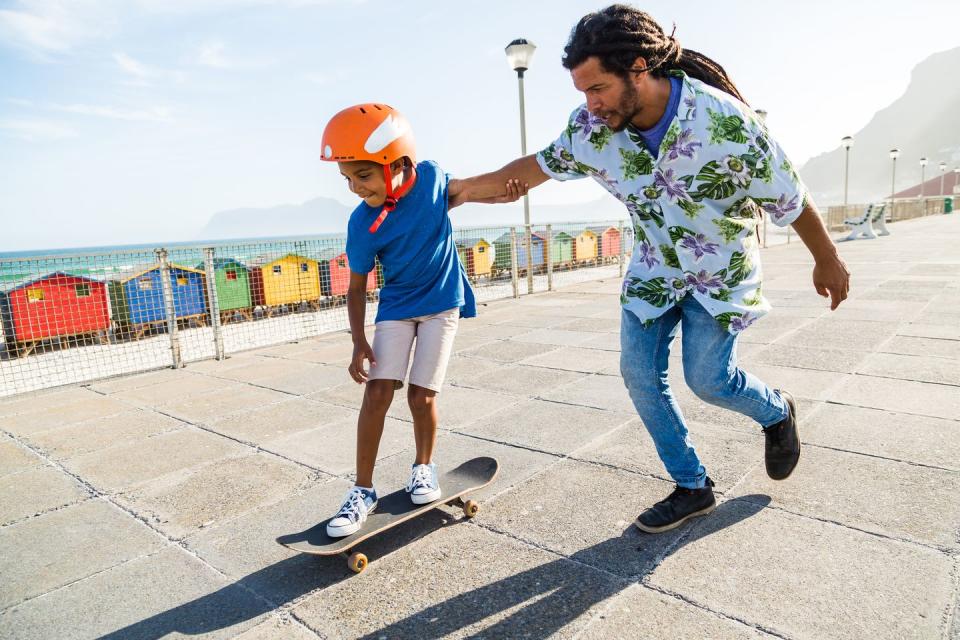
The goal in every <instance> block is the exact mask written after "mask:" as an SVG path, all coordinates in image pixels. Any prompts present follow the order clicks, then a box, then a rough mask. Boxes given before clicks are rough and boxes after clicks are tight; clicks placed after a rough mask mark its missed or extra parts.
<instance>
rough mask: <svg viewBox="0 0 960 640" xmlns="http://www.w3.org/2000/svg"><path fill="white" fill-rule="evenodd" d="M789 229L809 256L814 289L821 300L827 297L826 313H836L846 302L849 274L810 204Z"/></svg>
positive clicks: (817, 214) (821, 221) (818, 215)
mask: <svg viewBox="0 0 960 640" xmlns="http://www.w3.org/2000/svg"><path fill="white" fill-rule="evenodd" d="M791 226H792V227H793V229H794V230H795V231H796V232H797V235H798V236H800V239H801V240H803V244H805V245H807V249H808V250H809V251H810V253H811V254H812V255H813V260H814V262H815V264H814V267H813V286H814V288H816V290H817V293H819V294H820V295H821V296H823V297H824V298H826V297H827V296H828V295H829V296H830V310H831V311H832V310H834V309H836V308H837V307H839V306H840V303H841V302H843V301H844V300H846V299H847V295H848V294H849V292H850V272H849V271H848V270H847V265H846V263H844V261H843V258H841V257H840V254H839V253H838V252H837V245H835V244H834V243H833V240H832V239H831V238H830V234H829V233H827V228H826V227H825V226H824V225H823V220H822V219H821V218H820V214H819V213H818V212H817V210H816V209H815V208H814V207H813V205H812V203H810V204H808V205H807V206H806V207H804V209H803V212H802V213H801V214H800V216H799V217H798V218H797V219H796V220H794V221H793V223H792V224H791Z"/></svg>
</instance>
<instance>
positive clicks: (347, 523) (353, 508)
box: [327, 487, 377, 538]
mask: <svg viewBox="0 0 960 640" xmlns="http://www.w3.org/2000/svg"><path fill="white" fill-rule="evenodd" d="M376 508H377V492H376V490H375V489H362V488H360V487H354V488H352V489H350V491H349V493H347V497H346V498H344V499H343V504H342V505H340V510H339V511H337V515H335V516H333V519H332V520H331V521H330V522H328V523H327V535H328V536H330V537H331V538H342V537H344V536H349V535H350V534H352V533H356V532H357V531H359V530H360V527H362V526H363V523H364V522H365V521H366V519H367V516H368V515H370V514H371V513H373V511H374V509H376Z"/></svg>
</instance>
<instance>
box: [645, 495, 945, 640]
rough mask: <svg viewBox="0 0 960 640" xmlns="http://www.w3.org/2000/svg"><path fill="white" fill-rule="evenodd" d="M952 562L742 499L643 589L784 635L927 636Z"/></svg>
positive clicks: (939, 617)
mask: <svg viewBox="0 0 960 640" xmlns="http://www.w3.org/2000/svg"><path fill="white" fill-rule="evenodd" d="M952 564H953V563H952V561H951V559H950V558H949V557H948V556H947V555H945V554H943V553H941V552H939V551H935V550H932V549H928V548H924V547H921V546H918V545H915V544H911V543H903V542H897V541H895V540H889V539H883V538H878V537H876V536H873V535H870V534H866V533H861V532H859V531H853V530H851V529H847V528H844V527H840V526H837V525H834V524H830V523H826V522H819V521H817V520H811V519H809V518H803V517H800V516H795V515H791V514H788V513H784V512H781V511H776V510H773V509H769V508H765V509H760V510H759V511H758V505H757V504H754V503H751V502H749V501H745V500H733V501H728V502H726V503H724V504H721V505H720V506H719V507H718V509H717V510H716V511H715V512H714V513H713V514H711V515H710V516H708V517H706V518H702V519H701V520H700V522H699V523H697V524H696V525H695V528H694V530H693V531H692V532H691V535H689V536H687V537H686V538H684V540H683V541H682V544H681V545H680V546H679V547H677V548H675V549H673V550H672V551H671V552H670V553H669V554H668V555H667V556H666V557H665V558H664V559H663V561H662V563H661V564H660V565H659V566H658V567H657V568H656V569H655V570H654V571H653V573H652V574H651V575H650V577H649V583H650V584H651V585H653V586H654V587H656V588H659V589H665V590H667V591H669V592H671V593H676V594H678V595H679V596H680V597H682V598H684V599H686V600H689V601H690V602H693V603H695V604H697V605H699V606H703V607H707V608H709V609H711V610H713V611H717V612H718V613H721V614H723V615H726V616H730V617H733V618H736V619H739V620H743V621H745V622H747V623H748V624H753V625H759V626H762V627H763V628H766V629H770V630H772V631H774V632H776V633H777V634H780V635H782V636H785V637H790V638H810V639H818V640H819V639H821V638H838V639H850V640H859V639H861V638H936V637H942V635H943V628H942V627H943V625H944V614H945V612H946V610H947V607H948V606H949V605H950V604H951V603H950V597H951V595H950V594H952V592H953V588H954V587H953V584H952V578H951V570H952Z"/></svg>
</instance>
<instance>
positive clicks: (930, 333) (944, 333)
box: [897, 322, 960, 340]
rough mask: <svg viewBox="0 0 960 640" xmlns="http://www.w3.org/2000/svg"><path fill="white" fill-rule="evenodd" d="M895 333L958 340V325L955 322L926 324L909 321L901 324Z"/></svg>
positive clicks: (959, 332)
mask: <svg viewBox="0 0 960 640" xmlns="http://www.w3.org/2000/svg"><path fill="white" fill-rule="evenodd" d="M897 333H898V334H899V335H901V336H914V337H917V338H938V339H940V340H960V327H958V326H957V325H956V324H953V323H951V324H927V323H920V322H910V323H908V324H905V325H901V326H900V328H899V330H898V331H897Z"/></svg>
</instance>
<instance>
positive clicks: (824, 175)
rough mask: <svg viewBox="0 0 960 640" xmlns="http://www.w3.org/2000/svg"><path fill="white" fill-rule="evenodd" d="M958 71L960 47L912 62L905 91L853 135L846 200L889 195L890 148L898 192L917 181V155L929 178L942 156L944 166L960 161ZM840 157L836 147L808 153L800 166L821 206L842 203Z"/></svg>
mask: <svg viewBox="0 0 960 640" xmlns="http://www.w3.org/2000/svg"><path fill="white" fill-rule="evenodd" d="M958 75H960V47H958V48H956V49H950V50H948V51H942V52H940V53H936V54H934V55H932V56H930V57H929V58H927V59H926V60H924V61H923V62H921V63H920V64H918V65H917V66H916V67H914V69H913V71H912V72H911V74H910V83H909V85H908V86H907V89H906V91H905V92H904V94H903V95H902V96H900V98H898V99H897V100H895V101H894V102H893V103H892V104H891V105H890V106H888V107H886V108H885V109H882V110H880V111H878V112H877V113H876V114H875V115H874V116H873V118H872V119H871V120H870V122H869V123H867V125H866V126H865V127H864V128H863V129H861V130H860V131H858V132H856V133H855V134H854V135H853V137H854V146H853V148H851V149H850V195H849V201H850V203H863V202H869V201H871V200H877V199H882V198H884V197H886V196H889V194H890V178H891V164H892V163H891V160H890V153H889V152H890V149H893V148H898V149H900V158H899V159H898V160H897V185H896V190H897V191H900V190H901V189H905V188H907V187H910V186H912V185H915V184H919V182H920V158H921V157H926V158H928V159H929V161H930V163H929V164H928V165H927V168H926V176H925V177H926V178H927V179H930V178H932V177H934V176H939V174H940V171H939V168H938V166H937V165H938V164H939V163H940V162H941V161H944V162H946V163H947V167H948V171H952V170H953V168H954V167H955V166H957V165H958V164H960V82H957V77H958ZM950 78H953V80H951V79H950ZM832 108H842V105H832ZM843 156H844V149H843V148H841V147H837V148H836V149H833V150H831V151H829V152H827V153H822V154H820V155H818V156H815V157H814V158H811V159H810V160H809V161H808V162H807V163H806V164H804V165H803V167H801V169H800V175H801V177H802V178H803V180H804V182H805V183H806V184H807V187H808V188H809V189H810V192H811V194H812V195H813V198H814V201H816V202H817V203H818V204H819V205H821V206H826V205H828V204H842V203H843V168H844V157H843Z"/></svg>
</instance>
